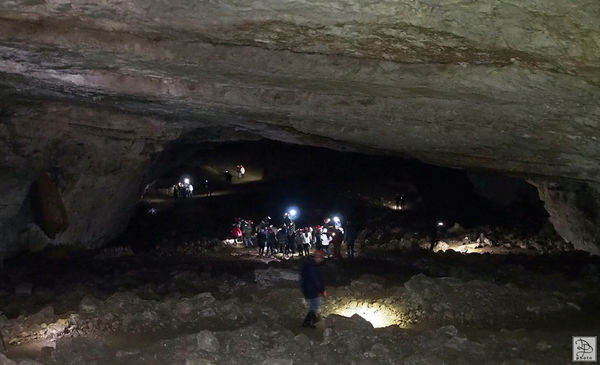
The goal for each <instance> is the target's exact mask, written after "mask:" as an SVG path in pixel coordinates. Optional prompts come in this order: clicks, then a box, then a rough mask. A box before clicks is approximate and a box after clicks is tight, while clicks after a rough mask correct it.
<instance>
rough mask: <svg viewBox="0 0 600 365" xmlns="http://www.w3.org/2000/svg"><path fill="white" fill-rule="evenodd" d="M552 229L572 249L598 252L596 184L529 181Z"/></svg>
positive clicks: (599, 224) (599, 201)
mask: <svg viewBox="0 0 600 365" xmlns="http://www.w3.org/2000/svg"><path fill="white" fill-rule="evenodd" d="M532 184H533V185H535V186H536V187H537V188H538V192H539V196H540V199H541V200H543V201H544V206H545V208H546V211H548V213H549V214H550V218H549V220H550V222H551V223H552V225H553V226H554V229H555V230H556V231H557V232H558V234H560V236H561V237H562V238H563V239H564V240H565V241H567V242H570V243H571V244H572V245H573V246H574V247H575V248H576V249H579V250H583V251H588V252H590V253H593V254H595V255H600V184H595V183H577V182H568V181H567V182H564V181H563V182H548V181H534V182H532Z"/></svg>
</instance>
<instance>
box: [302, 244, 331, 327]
mask: <svg viewBox="0 0 600 365" xmlns="http://www.w3.org/2000/svg"><path fill="white" fill-rule="evenodd" d="M322 261H323V251H321V250H317V251H315V252H314V253H313V255H312V256H311V257H309V258H308V259H307V260H306V261H305V262H304V264H303V265H302V270H301V272H300V288H301V289H302V294H303V295H304V298H306V299H307V300H308V303H309V310H308V314H307V315H306V317H305V318H304V322H303V323H302V326H303V327H311V328H315V323H316V322H317V321H318V313H319V307H320V305H321V300H320V299H321V298H320V296H321V295H323V296H324V297H325V298H327V291H326V290H325V285H324V284H323V279H322V278H321V272H320V271H319V264H320V263H321V262H322Z"/></svg>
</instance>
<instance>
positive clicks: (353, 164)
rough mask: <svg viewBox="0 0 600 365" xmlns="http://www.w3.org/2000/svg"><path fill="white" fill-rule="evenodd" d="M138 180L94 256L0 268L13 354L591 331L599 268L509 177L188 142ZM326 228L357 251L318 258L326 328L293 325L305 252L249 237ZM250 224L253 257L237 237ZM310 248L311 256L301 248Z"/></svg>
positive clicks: (266, 144) (124, 357) (269, 143)
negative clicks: (239, 340)
mask: <svg viewBox="0 0 600 365" xmlns="http://www.w3.org/2000/svg"><path fill="white" fill-rule="evenodd" d="M241 165H243V166H244V169H245V171H244V172H245V173H244V175H243V176H242V175H241V174H239V167H238V166H241ZM226 171H229V172H231V175H230V176H227V174H226ZM188 185H192V186H193V187H194V188H193V190H192V189H189V187H188ZM140 186H141V188H140V192H141V194H140V196H139V198H138V199H139V200H138V202H137V206H136V208H135V211H134V213H133V216H132V217H131V219H130V220H129V224H128V226H127V228H126V229H125V230H124V232H123V233H122V234H121V235H119V236H118V237H117V238H115V239H113V240H112V241H111V242H110V243H109V244H108V245H107V246H105V247H104V248H98V249H93V250H79V249H76V248H75V247H71V246H60V245H59V246H53V245H52V244H50V245H49V246H47V247H46V248H45V249H44V250H43V251H42V252H37V253H27V254H21V255H17V256H15V257H13V258H11V259H9V260H8V261H7V267H6V268H5V270H4V271H3V273H2V275H3V281H2V289H1V291H0V295H1V296H2V299H3V301H2V303H3V304H2V307H1V308H0V310H2V312H3V315H2V320H3V328H2V339H3V343H4V348H5V351H6V353H7V354H8V355H9V356H10V357H11V358H15V359H19V358H35V359H38V360H40V361H41V362H42V363H61V362H64V361H67V360H68V359H71V358H72V356H73V355H72V351H80V350H81V349H83V348H90V347H91V348H94V349H95V350H94V351H95V354H93V355H89V354H88V353H86V355H85V356H84V355H81V356H82V358H90V356H92V357H93V356H96V357H97V358H99V359H102V361H106V363H108V364H112V363H115V364H116V363H124V362H128V361H131V359H132V358H138V359H142V360H140V361H142V363H143V362H144V361H146V360H143V359H147V356H149V354H152V356H154V355H156V356H157V357H158V358H160V357H161V356H167V358H169V359H172V358H174V357H175V358H180V357H181V356H190V355H189V352H186V351H184V350H174V351H167V352H166V353H165V352H157V351H156V350H154V349H153V346H154V345H155V344H156V343H169V344H173V345H174V346H184V345H186V344H187V345H186V346H192V345H193V347H194V348H195V347H196V346H198V347H199V349H200V350H198V351H201V353H202V354H203V355H202V356H203V357H205V358H206V357H211V356H212V357H211V358H213V359H216V360H217V361H220V360H218V359H221V357H220V356H222V355H220V350H219V349H218V344H219V343H228V341H230V340H231V338H235V336H238V335H239V336H242V337H243V336H244V335H243V334H244V333H246V334H248V335H250V334H257V333H259V334H261V336H266V337H268V334H267V332H268V331H267V329H268V328H271V329H272V328H276V331H282V332H281V333H285V334H286V335H285V336H288V335H289V336H292V337H293V338H296V339H299V340H300V341H308V343H310V341H313V342H315V341H322V340H323V339H328V341H332V342H333V343H337V342H338V341H341V340H342V339H344V341H346V340H347V339H348V338H355V337H356V336H360V335H359V334H361V333H370V335H369V336H375V337H376V338H377V341H384V343H385V345H382V346H385V348H386V349H390V348H394V346H397V343H398V342H397V341H398V338H402V339H403V341H409V342H410V343H412V345H411V346H412V347H413V348H419V346H421V345H419V343H421V342H422V341H423V339H427V341H434V342H436V343H437V342H439V343H443V344H445V345H444V346H450V347H452V346H455V342H457V341H458V342H461V341H462V342H465V341H467V342H468V343H470V344H471V345H473V344H475V343H477V345H473V346H484V347H487V348H489V349H492V343H493V341H498V340H497V338H498V336H499V335H500V336H501V337H502V339H501V340H500V341H509V339H511V338H513V337H514V336H517V337H518V336H521V337H523V336H526V334H527V333H529V332H530V331H536V333H542V336H543V340H537V339H536V340H533V341H534V342H535V344H534V345H535V346H538V345H539V343H543V344H547V343H557V342H558V341H559V339H560V338H562V337H563V336H564V335H565V334H566V333H571V332H572V331H580V332H581V331H583V332H585V331H589V330H591V329H594V328H597V326H598V323H597V321H596V320H591V319H590V318H596V319H597V318H600V317H598V316H597V314H598V313H597V308H599V306H598V300H597V299H598V296H597V295H596V294H595V291H593V290H592V291H590V292H588V293H585V290H583V288H584V286H585V285H590V284H592V283H594V282H596V281H597V280H598V277H597V274H598V268H599V267H600V265H599V263H598V260H597V259H596V258H595V257H591V256H588V255H587V254H585V253H582V252H580V251H576V250H574V247H573V246H572V245H569V244H567V243H566V242H565V241H564V240H563V239H562V238H561V237H560V236H559V235H558V234H557V232H556V231H555V230H554V229H553V227H552V225H551V224H550V222H549V214H548V213H547V212H546V210H545V209H544V203H543V202H542V201H541V200H540V197H539V194H538V190H537V189H536V187H535V186H534V185H532V184H530V183H528V182H527V180H526V179H525V178H523V177H517V176H507V175H502V174H499V173H496V172H491V171H484V170H479V171H475V170H470V171H466V170H463V169H452V168H444V167H439V166H434V165H429V164H425V163H423V162H420V161H417V160H413V159H406V158H400V157H397V156H393V155H389V154H388V155H386V154H374V153H369V154H365V153H360V152H351V151H339V150H332V149H327V148H322V147H312V146H303V145H296V144H289V143H283V142H277V141H273V140H267V139H257V140H251V141H229V142H211V143H201V144H199V143H190V142H189V139H184V142H183V143H182V142H181V141H175V142H173V143H171V144H170V145H169V146H166V147H165V149H164V150H163V151H161V152H159V153H158V154H156V155H155V156H154V157H153V158H152V160H151V161H150V163H149V164H148V167H147V168H146V170H145V172H144V180H143V181H142V182H141V184H140ZM176 189H178V191H177V192H176ZM292 208H293V209H294V210H295V212H294V217H291V218H292V219H291V220H287V219H288V218H289V214H290V212H291V209H292ZM286 213H287V214H288V217H287V218H286V216H285V214H286ZM267 216H270V220H269V221H268V222H264V221H265V217H267ZM326 218H331V219H334V220H335V219H337V218H339V222H340V223H339V226H341V228H339V227H338V226H337V225H336V224H335V222H334V221H332V222H331V223H329V224H330V229H331V230H333V231H334V232H335V233H338V234H340V233H341V234H344V232H343V230H344V229H347V230H350V229H354V230H355V231H356V237H355V253H354V254H352V255H351V253H350V251H349V250H346V248H347V246H348V244H347V242H346V241H345V240H344V241H343V244H342V246H343V247H342V248H343V249H342V250H341V257H339V258H336V257H335V254H334V253H333V252H332V251H334V249H331V250H330V252H329V253H332V255H331V256H330V255H325V259H324V261H323V263H322V264H321V265H320V266H319V270H320V272H321V274H322V276H323V278H324V282H325V283H326V285H327V291H328V292H329V295H328V297H327V298H324V299H323V300H322V304H321V307H320V315H321V316H322V317H323V318H325V320H323V321H320V322H316V323H314V324H313V326H314V327H315V328H314V329H313V328H310V327H311V326H307V327H308V328H307V327H303V326H300V321H301V317H302V316H303V312H304V311H305V309H306V305H307V302H306V300H305V299H303V298H302V295H301V292H300V290H299V288H298V279H299V276H298V273H299V271H300V269H301V267H303V265H304V264H305V262H307V260H312V259H311V258H308V257H303V256H302V254H301V252H302V250H301V249H300V248H299V247H300V245H302V242H298V246H296V247H294V248H291V247H289V245H290V242H288V241H285V242H286V243H285V244H283V245H280V244H276V245H275V246H274V247H273V250H272V251H270V250H269V249H268V246H269V245H268V244H267V248H266V249H265V250H264V252H263V253H262V254H261V253H260V252H259V250H258V248H257V247H256V246H257V244H258V242H257V238H258V237H257V236H258V232H259V229H260V228H259V227H260V225H261V224H263V223H266V226H267V229H268V227H272V229H273V231H274V232H277V231H278V230H280V229H282V228H283V227H284V226H285V227H287V228H288V229H287V232H289V231H290V230H289V227H290V225H289V224H290V221H293V222H294V225H295V228H296V229H298V232H297V233H296V234H297V235H302V234H303V232H302V230H303V229H305V228H308V227H312V228H313V229H314V232H317V230H318V229H319V228H318V226H323V227H327V224H328V223H327V222H325V221H324V219H326ZM241 222H243V223H241ZM248 222H252V223H249V224H248V226H250V230H249V231H248V232H247V233H246V230H244V233H243V236H246V235H248V236H249V237H250V238H251V241H252V242H253V246H252V247H246V245H245V244H244V241H243V239H236V237H234V235H233V231H234V228H235V227H236V225H238V224H239V225H240V228H242V227H241V226H242V225H245V224H246V223H248ZM306 232H307V234H308V233H309V232H310V230H307V231H306ZM335 233H334V234H335ZM275 237H276V238H277V236H275ZM344 237H346V236H345V235H344ZM46 239H48V237H46ZM288 249H289V251H288ZM308 250H309V253H310V254H311V255H315V252H317V251H316V247H314V242H313V245H312V246H310V247H309V249H308ZM311 257H312V256H311ZM549 278H551V279H552V280H551V281H549V280H548V279H549ZM573 296H576V298H577V299H571V298H572V297H573ZM257 318H258V320H257ZM523 329H525V332H523ZM380 330H385V331H389V332H378V331H380ZM365 331H366V332H365ZM374 331H375V332H374ZM407 331H408V332H407ZM385 333H388V334H387V335H386V334H385ZM458 333H460V334H461V335H459V334H458ZM578 333H579V332H578ZM232 336H233V337H232ZM294 336H295V337H294ZM298 336H300V337H298ZM398 336H399V337H398ZM460 336H482V337H481V338H482V339H481V340H479V342H473V341H474V340H468V339H467V337H460ZM92 337H94V338H97V339H100V344H101V345H98V344H97V343H92V342H90V338H92ZM521 337H519V338H521ZM471 338H472V337H471ZM273 340H274V339H273ZM522 340H523V341H525V337H523V338H522ZM190 341H192V343H190ZM269 341H271V340H269ZM469 341H471V342H469ZM540 341H542V342H540ZM365 343H366V344H367V345H365ZM240 346H241V347H240V348H248V346H250V345H248V344H242V345H240ZM356 346H360V347H365V346H367V347H368V348H369V349H371V350H372V349H375V350H373V351H380V350H381V349H380V347H378V345H377V344H376V343H371V342H370V340H366V341H365V340H364V339H363V340H361V342H359V343H357V344H356ZM539 346H542V345H539ZM549 346H552V345H549ZM66 349H69V350H70V351H69V352H65V351H66ZM549 349H550V347H548V348H547V349H546V350H548V351H549V352H548V353H546V354H545V355H544V356H546V357H545V358H548V359H549V358H550V357H551V356H555V355H554V352H553V351H554V350H553V351H550V350H549ZM522 350H523V351H522V352H521V351H517V353H518V356H521V357H522V356H527V355H525V353H526V352H527V351H526V347H525V346H523V347H522ZM195 351H196V350H195ZM393 351H394V350H387V351H384V352H385V353H386V354H387V355H385V356H392V355H390V354H391V353H392V352H393ZM491 351H495V350H491ZM555 351H557V352H561V351H562V349H560V348H557V349H556V350H555ZM165 354H166V355H165ZM182 354H185V355H182ZM207 354H208V355H207ZM78 356H79V355H78ZM194 356H195V355H194ZM227 356H231V355H227ZM248 356H250V355H248ZM252 356H254V355H252ZM252 356H250V358H253V357H252ZM294 356H297V355H294ZM369 356H370V355H369ZM379 356H384V355H379ZM393 356H398V355H397V354H396V355H393ZM454 356H455V357H454V359H457V358H460V357H461V356H462V355H461V354H460V353H459V352H456V353H455V354H454ZM473 356H474V355H473ZM498 356H500V357H501V355H500V354H498ZM56 359H59V360H56ZM246 359H248V357H246ZM168 361H171V360H168Z"/></svg>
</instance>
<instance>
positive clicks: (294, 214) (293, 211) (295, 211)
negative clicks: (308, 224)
mask: <svg viewBox="0 0 600 365" xmlns="http://www.w3.org/2000/svg"><path fill="white" fill-rule="evenodd" d="M287 214H288V217H289V218H290V219H292V220H294V219H296V218H298V209H297V208H295V207H294V208H290V209H288V211H287Z"/></svg>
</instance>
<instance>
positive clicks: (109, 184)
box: [0, 103, 179, 255]
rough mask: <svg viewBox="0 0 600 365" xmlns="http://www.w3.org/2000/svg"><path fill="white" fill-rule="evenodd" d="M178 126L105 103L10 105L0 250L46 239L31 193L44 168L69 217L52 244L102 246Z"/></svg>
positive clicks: (0, 195) (1, 133) (4, 131)
mask: <svg viewBox="0 0 600 365" xmlns="http://www.w3.org/2000/svg"><path fill="white" fill-rule="evenodd" d="M99 124H100V125H101V127H100V126H99ZM178 133H179V131H177V130H173V129H171V128H168V127H167V126H166V125H165V124H164V123H163V122H159V121H157V120H154V119H152V118H144V117H139V116H132V115H127V114H122V113H113V112H109V111H106V110H102V111H101V110H98V109H93V108H85V107H73V106H70V105H64V104H48V103H45V104H41V105H40V104H38V105H28V106H22V105H21V106H13V107H11V115H10V117H9V118H4V119H3V120H2V123H1V124H0V140H1V141H2V142H3V143H2V144H0V146H2V151H1V152H2V155H3V159H2V166H1V167H2V168H1V169H0V201H2V202H3V205H2V206H1V209H0V224H2V225H1V226H0V234H1V236H0V237H1V241H0V248H1V251H3V252H4V254H9V255H10V254H11V253H14V252H16V251H19V250H22V249H27V248H28V247H32V246H36V244H35V242H31V240H32V239H37V240H43V239H44V238H43V236H42V235H40V232H39V229H38V228H36V227H37V226H36V225H35V222H36V219H35V216H34V214H33V212H32V209H31V207H30V204H31V203H32V202H31V197H28V193H29V191H30V189H31V187H32V184H33V183H34V181H36V180H37V179H38V178H39V177H40V176H42V175H44V174H47V175H48V176H49V178H50V179H51V180H52V182H53V183H54V184H55V185H56V186H57V187H58V191H59V193H60V197H61V198H62V201H63V202H64V209H65V211H66V215H67V217H68V221H69V225H68V227H67V228H66V230H64V232H60V233H57V234H56V237H55V238H54V239H50V238H48V237H46V239H47V240H48V242H47V243H52V244H77V245H81V246H83V247H96V246H99V245H102V244H104V243H106V242H107V241H108V240H110V239H112V238H114V237H115V235H117V234H118V233H119V232H120V231H121V230H123V229H124V228H125V227H126V225H127V223H128V220H129V217H130V215H131V213H132V212H133V209H134V207H135V204H136V202H137V201H138V200H139V198H140V194H141V189H142V183H143V178H144V174H145V173H146V170H147V168H148V167H149V163H150V159H151V156H152V155H153V154H155V153H157V152H159V151H160V150H161V149H162V146H163V145H164V144H165V143H167V142H168V141H170V140H173V139H174V138H176V137H177V135H178Z"/></svg>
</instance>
